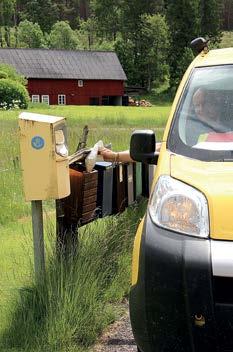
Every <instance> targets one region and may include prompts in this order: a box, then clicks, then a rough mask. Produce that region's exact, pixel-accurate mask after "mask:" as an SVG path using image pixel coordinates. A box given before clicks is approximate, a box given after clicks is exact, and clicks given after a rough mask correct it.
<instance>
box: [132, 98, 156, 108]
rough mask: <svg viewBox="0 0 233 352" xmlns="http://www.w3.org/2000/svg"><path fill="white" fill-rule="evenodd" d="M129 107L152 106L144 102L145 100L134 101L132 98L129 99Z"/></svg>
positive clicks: (146, 101)
mask: <svg viewBox="0 0 233 352" xmlns="http://www.w3.org/2000/svg"><path fill="white" fill-rule="evenodd" d="M129 106H142V107H146V108H147V107H151V106H152V104H151V103H150V102H149V101H148V100H145V99H142V100H136V99H134V98H132V97H129Z"/></svg>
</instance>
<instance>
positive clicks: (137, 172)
mask: <svg viewBox="0 0 233 352" xmlns="http://www.w3.org/2000/svg"><path fill="white" fill-rule="evenodd" d="M133 180H134V198H135V199H138V197H140V196H141V195H142V164H141V163H134V164H133Z"/></svg>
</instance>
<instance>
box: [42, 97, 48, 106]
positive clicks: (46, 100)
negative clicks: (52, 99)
mask: <svg viewBox="0 0 233 352" xmlns="http://www.w3.org/2000/svg"><path fill="white" fill-rule="evenodd" d="M41 102H42V103H44V104H48V105H49V95H42V96H41Z"/></svg>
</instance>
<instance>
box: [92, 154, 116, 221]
mask: <svg viewBox="0 0 233 352" xmlns="http://www.w3.org/2000/svg"><path fill="white" fill-rule="evenodd" d="M95 169H96V170H97V171H98V189H97V208H98V215H99V217H104V216H107V215H111V214H112V190H113V166H112V163H110V162H106V161H103V162H97V163H96V164H95Z"/></svg>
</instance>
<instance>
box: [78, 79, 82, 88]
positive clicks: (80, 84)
mask: <svg viewBox="0 0 233 352" xmlns="http://www.w3.org/2000/svg"><path fill="white" fill-rule="evenodd" d="M78 87H80V88H81V87H83V80H82V79H78Z"/></svg>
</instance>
